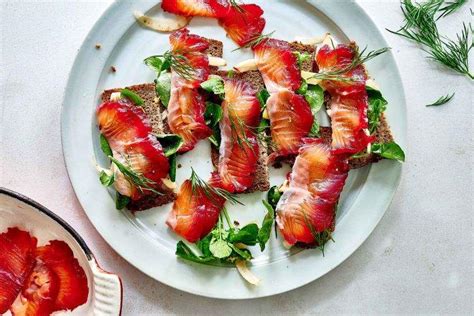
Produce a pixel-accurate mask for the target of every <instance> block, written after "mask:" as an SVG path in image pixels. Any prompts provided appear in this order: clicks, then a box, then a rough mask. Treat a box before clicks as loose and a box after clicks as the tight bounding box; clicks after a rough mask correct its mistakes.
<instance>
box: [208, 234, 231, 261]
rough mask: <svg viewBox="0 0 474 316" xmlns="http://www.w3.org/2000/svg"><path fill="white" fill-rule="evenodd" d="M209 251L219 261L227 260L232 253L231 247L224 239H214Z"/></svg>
mask: <svg viewBox="0 0 474 316" xmlns="http://www.w3.org/2000/svg"><path fill="white" fill-rule="evenodd" d="M209 250H210V251H211V253H212V255H213V256H214V257H216V258H219V259H222V258H226V257H228V256H230V255H231V253H232V248H231V247H230V246H229V244H228V243H227V241H225V240H223V239H215V238H213V239H212V240H211V243H210V244H209Z"/></svg>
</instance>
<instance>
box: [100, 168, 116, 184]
mask: <svg viewBox="0 0 474 316" xmlns="http://www.w3.org/2000/svg"><path fill="white" fill-rule="evenodd" d="M99 179H100V183H102V185H104V186H106V187H110V186H111V185H112V184H113V183H114V180H115V179H114V174H113V173H111V174H108V173H107V172H105V171H101V172H100V175H99Z"/></svg>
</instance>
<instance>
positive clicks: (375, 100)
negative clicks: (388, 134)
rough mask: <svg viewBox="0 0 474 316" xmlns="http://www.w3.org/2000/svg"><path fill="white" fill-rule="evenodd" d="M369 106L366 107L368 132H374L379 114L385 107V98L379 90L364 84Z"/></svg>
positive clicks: (378, 121)
mask: <svg viewBox="0 0 474 316" xmlns="http://www.w3.org/2000/svg"><path fill="white" fill-rule="evenodd" d="M366 91H367V96H368V98H369V99H368V101H369V107H368V109H367V118H368V120H369V131H370V134H372V133H374V132H375V130H376V129H377V127H378V126H379V123H380V116H381V115H382V113H383V112H384V111H385V110H386V109H387V104H388V102H387V100H385V99H384V97H383V96H382V93H381V92H380V91H379V90H375V89H374V88H371V87H369V86H366Z"/></svg>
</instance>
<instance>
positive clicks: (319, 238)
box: [302, 211, 334, 256]
mask: <svg viewBox="0 0 474 316" xmlns="http://www.w3.org/2000/svg"><path fill="white" fill-rule="evenodd" d="M302 213H303V218H304V221H305V224H306V226H308V228H309V230H310V232H311V235H312V236H313V238H314V242H315V243H316V245H317V246H318V248H319V250H321V252H322V253H323V256H324V247H325V245H326V243H327V242H328V241H329V240H332V241H334V239H333V238H332V231H331V230H330V229H329V228H328V229H325V230H323V231H321V232H318V231H317V230H316V228H314V226H313V224H312V223H311V222H310V221H309V219H308V215H306V212H305V211H302Z"/></svg>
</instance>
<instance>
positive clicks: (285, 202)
mask: <svg viewBox="0 0 474 316" xmlns="http://www.w3.org/2000/svg"><path fill="white" fill-rule="evenodd" d="M348 170H349V168H348V165H347V162H345V161H344V160H341V158H340V157H339V156H337V155H334V154H333V152H332V150H331V148H330V146H329V145H327V144H325V143H323V142H322V141H321V140H315V139H311V140H306V141H305V144H304V145H303V146H302V147H301V149H300V152H299V155H298V156H297V158H296V160H295V164H294V165H293V169H292V172H291V175H290V184H289V187H288V189H287V190H285V192H284V193H283V195H282V197H281V199H280V201H279V202H278V204H277V206H276V213H277V225H278V228H279V230H280V232H281V233H282V235H283V237H284V239H285V242H286V243H287V244H289V245H294V244H296V243H303V244H307V245H315V244H316V245H319V243H320V242H321V240H319V238H318V234H320V233H322V232H324V231H332V230H333V229H334V219H335V207H336V204H337V201H338V199H339V196H340V194H341V192H342V189H343V186H344V183H345V181H346V178H347V175H348Z"/></svg>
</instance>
